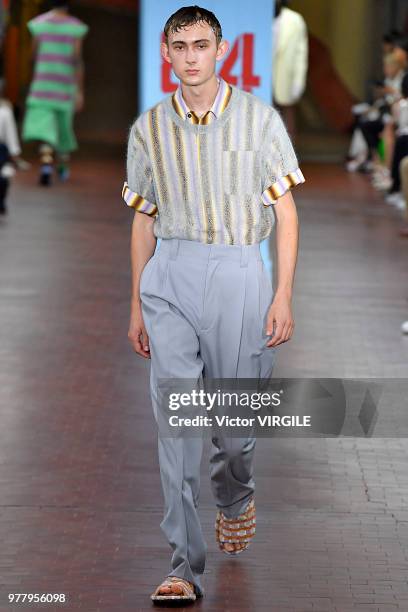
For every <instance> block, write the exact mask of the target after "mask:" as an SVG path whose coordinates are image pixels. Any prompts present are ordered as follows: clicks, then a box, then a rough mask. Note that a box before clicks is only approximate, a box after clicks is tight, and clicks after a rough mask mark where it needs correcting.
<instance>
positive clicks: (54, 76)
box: [27, 11, 88, 111]
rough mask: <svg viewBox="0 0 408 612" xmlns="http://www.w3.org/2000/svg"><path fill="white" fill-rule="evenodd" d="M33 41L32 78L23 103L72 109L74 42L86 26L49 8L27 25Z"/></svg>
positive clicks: (86, 29)
mask: <svg viewBox="0 0 408 612" xmlns="http://www.w3.org/2000/svg"><path fill="white" fill-rule="evenodd" d="M27 27H28V29H29V30H30V32H31V34H32V35H33V37H34V38H35V39H36V41H37V54H36V58H35V68H34V78H33V81H32V83H31V87H30V91H29V95H28V98H27V104H29V105H30V106H47V107H51V108H56V109H61V110H68V111H72V110H73V108H74V101H75V93H76V82H75V55H74V52H75V42H76V41H77V40H78V38H82V37H83V36H85V34H86V33H87V31H88V26H87V25H85V24H84V23H82V21H80V20H79V19H77V18H76V17H72V16H71V15H66V16H62V17H60V16H56V15H55V14H53V13H52V12H51V11H50V12H48V13H44V14H42V15H39V16H38V17H36V18H35V19H32V20H31V21H29V22H28V24H27Z"/></svg>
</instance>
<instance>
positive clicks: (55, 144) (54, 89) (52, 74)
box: [22, 0, 88, 185]
mask: <svg viewBox="0 0 408 612" xmlns="http://www.w3.org/2000/svg"><path fill="white" fill-rule="evenodd" d="M69 4H70V3H69V0H52V1H51V6H52V8H51V10H50V11H48V12H46V13H43V14H41V15H39V16H38V17H35V18H34V19H32V20H31V21H29V22H28V24H27V26H28V29H29V30H30V32H31V34H32V36H33V61H34V74H33V79H32V82H31V86H30V90H29V94H28V98H27V101H26V112H25V116H24V122H23V132H22V138H23V140H24V141H29V140H35V141H39V142H40V143H41V146H40V174H39V183H40V184H41V185H50V184H51V183H52V179H53V174H54V164H55V162H57V173H58V176H59V178H60V179H61V180H66V179H67V178H68V176H69V158H70V153H71V152H72V151H74V150H76V149H77V147H78V145H77V141H76V138H75V134H74V131H73V118H74V113H75V111H81V110H82V108H83V104H84V93H83V86H84V65H83V59H82V42H83V38H84V36H85V35H86V33H87V31H88V26H87V25H85V24H84V23H83V22H82V21H80V20H79V19H77V18H76V17H73V16H72V15H70V13H69Z"/></svg>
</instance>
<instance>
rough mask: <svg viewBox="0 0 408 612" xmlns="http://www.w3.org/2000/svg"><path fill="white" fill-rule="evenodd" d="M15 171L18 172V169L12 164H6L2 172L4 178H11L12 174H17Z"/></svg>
mask: <svg viewBox="0 0 408 612" xmlns="http://www.w3.org/2000/svg"><path fill="white" fill-rule="evenodd" d="M15 173H16V169H15V168H14V166H13V165H12V164H4V166H3V167H2V169H1V172H0V174H1V176H2V177H3V178H11V177H12V176H14V175H15Z"/></svg>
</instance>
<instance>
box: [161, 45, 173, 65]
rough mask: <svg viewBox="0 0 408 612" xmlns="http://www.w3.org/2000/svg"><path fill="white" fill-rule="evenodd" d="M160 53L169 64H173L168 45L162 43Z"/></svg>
mask: <svg viewBox="0 0 408 612" xmlns="http://www.w3.org/2000/svg"><path fill="white" fill-rule="evenodd" d="M160 53H161V56H162V58H163V59H164V60H165V61H166V62H168V63H169V64H171V59H170V55H169V47H168V45H167V43H165V42H162V43H161V44H160Z"/></svg>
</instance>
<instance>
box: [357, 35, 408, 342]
mask: <svg viewBox="0 0 408 612" xmlns="http://www.w3.org/2000/svg"><path fill="white" fill-rule="evenodd" d="M371 86H372V99H371V100H370V102H369V103H362V104H357V105H355V106H353V109H352V110H353V114H354V117H355V124H354V130H353V136H352V139H351V144H350V149H349V155H348V160H347V169H348V170H349V171H350V172H356V171H359V172H364V173H367V174H369V175H370V176H371V181H372V184H373V187H374V188H375V189H376V190H378V191H379V192H380V193H382V194H383V196H384V200H385V202H386V203H387V204H389V205H390V206H395V207H396V208H397V209H398V210H399V211H401V215H402V227H401V228H400V235H401V236H403V237H406V238H408V37H407V36H405V37H404V36H402V35H401V34H400V33H398V32H391V33H390V34H388V35H386V36H384V38H383V79H382V80H381V81H375V82H373V83H372V84H371ZM402 331H403V333H408V321H406V322H405V323H403V325H402Z"/></svg>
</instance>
